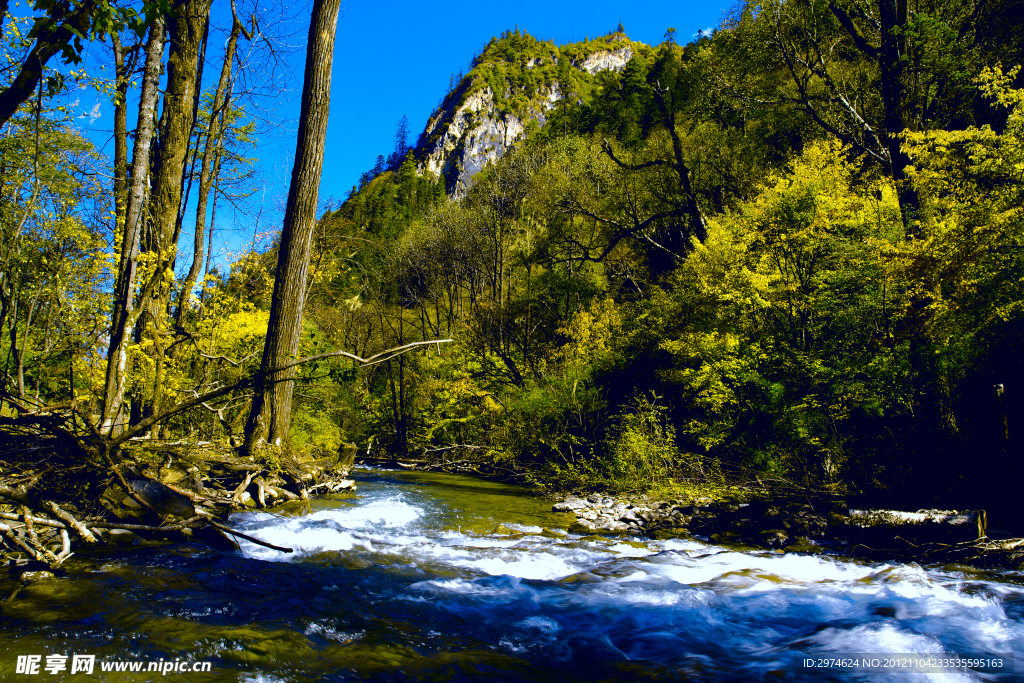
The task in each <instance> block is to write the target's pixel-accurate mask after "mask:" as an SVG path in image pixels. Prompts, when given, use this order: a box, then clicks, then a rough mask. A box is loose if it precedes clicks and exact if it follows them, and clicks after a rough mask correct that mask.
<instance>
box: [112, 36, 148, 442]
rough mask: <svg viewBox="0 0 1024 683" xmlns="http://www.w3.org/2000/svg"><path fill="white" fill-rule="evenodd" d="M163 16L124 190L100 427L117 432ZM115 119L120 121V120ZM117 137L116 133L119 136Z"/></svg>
mask: <svg viewBox="0 0 1024 683" xmlns="http://www.w3.org/2000/svg"><path fill="white" fill-rule="evenodd" d="M163 54H164V19H163V17H162V16H158V17H157V18H156V19H155V20H154V22H153V25H152V27H151V28H150V32H149V40H148V42H147V43H146V65H145V67H144V73H143V77H142V92H141V94H140V95H139V122H138V127H137V128H136V131H135V148H134V151H133V153H132V170H131V178H129V179H128V183H127V187H126V192H125V206H124V212H125V215H124V233H123V236H122V238H121V255H120V260H119V262H118V269H117V282H116V283H115V285H114V302H113V310H112V313H111V324H110V347H109V349H108V351H107V376H106V383H105V387H104V392H103V422H102V427H101V431H103V432H104V433H110V434H111V435H114V436H116V434H118V433H120V432H121V431H122V429H123V424H122V423H121V422H119V419H120V418H119V417H118V416H119V414H120V412H121V408H122V404H123V403H124V390H125V373H126V370H127V362H128V340H129V339H130V337H131V328H132V327H133V326H134V324H135V320H136V318H137V317H138V314H137V313H136V312H135V311H134V303H135V302H134V294H135V276H136V272H137V269H138V257H139V243H140V239H141V236H142V207H143V204H144V201H143V200H144V198H145V196H146V190H147V180H148V178H149V157H150V151H151V149H152V145H153V134H154V132H155V131H156V120H155V114H156V105H157V98H158V97H159V94H160V90H159V88H160V72H161V70H162V68H163ZM115 123H116V122H115ZM115 137H116V136H115Z"/></svg>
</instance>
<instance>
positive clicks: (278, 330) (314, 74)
mask: <svg viewBox="0 0 1024 683" xmlns="http://www.w3.org/2000/svg"><path fill="white" fill-rule="evenodd" d="M340 7H341V0H314V2H313V15H312V19H311V20H310V24H309V37H308V38H307V42H306V69H305V75H304V78H303V87H302V109H301V115H300V118H299V136H298V141H297V142H296V146H295V165H294V166H293V167H292V180H291V187H290V188H289V190H288V204H287V206H286V208H285V215H284V226H283V228H282V230H281V246H280V249H279V252H278V260H277V276H276V278H275V279H274V296H273V299H272V302H271V307H270V321H269V324H268V328H267V339H266V343H265V345H264V347H263V359H262V362H261V364H260V371H261V373H263V378H264V379H263V386H262V387H259V388H258V389H257V392H256V395H255V397H254V398H253V402H252V409H251V411H250V413H249V420H248V422H247V423H246V426H245V447H246V448H247V449H249V450H251V449H252V448H253V447H254V446H255V445H256V444H257V442H258V441H259V440H260V439H262V438H266V440H267V442H268V443H271V444H280V443H282V442H283V441H284V440H285V439H286V438H287V437H288V429H289V427H290V425H291V409H292V390H293V388H294V382H293V381H292V380H293V378H294V377H295V368H294V367H292V368H288V369H287V370H283V371H280V372H276V373H273V374H271V375H269V376H268V375H267V374H266V373H267V372H268V371H269V370H270V369H272V368H275V367H280V366H283V365H285V364H287V363H288V362H289V361H291V360H293V359H294V358H295V357H296V353H297V351H298V348H299V336H300V334H301V332H302V308H303V305H304V303H305V301H304V299H305V295H306V273H307V270H308V268H309V255H310V247H311V245H312V237H313V227H314V224H315V222H316V205H317V199H318V195H319V192H320V174H321V171H322V169H323V158H324V155H323V149H324V140H325V139H326V137H327V119H328V113H329V111H330V100H331V64H332V62H333V60H334V36H335V33H336V31H337V26H338V11H339V9H340Z"/></svg>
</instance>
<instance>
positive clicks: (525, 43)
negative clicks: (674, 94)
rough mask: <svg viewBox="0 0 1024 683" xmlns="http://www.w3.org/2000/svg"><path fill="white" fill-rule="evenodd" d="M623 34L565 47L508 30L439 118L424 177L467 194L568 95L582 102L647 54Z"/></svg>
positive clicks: (422, 166)
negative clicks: (603, 76) (610, 75)
mask: <svg viewBox="0 0 1024 683" xmlns="http://www.w3.org/2000/svg"><path fill="white" fill-rule="evenodd" d="M646 49H649V48H648V47H647V46H646V45H644V44H642V43H636V42H634V41H631V40H630V39H629V38H627V37H626V35H625V34H624V33H622V32H619V31H615V32H612V33H610V34H608V35H607V36H602V37H600V38H595V39H593V40H590V39H588V40H585V41H583V42H579V43H570V44H568V45H563V46H561V47H557V46H555V45H554V44H553V43H552V42H550V41H539V40H537V39H535V38H533V37H532V36H530V35H529V34H526V33H520V32H519V30H518V29H516V30H515V31H514V32H505V33H503V34H502V36H501V37H500V38H494V39H492V40H491V42H490V43H488V44H487V46H486V47H485V48H484V50H483V52H482V53H481V54H480V55H478V56H477V57H474V59H473V68H472V69H471V70H470V72H469V73H468V74H467V75H466V76H465V77H464V78H463V79H462V80H461V81H460V82H459V83H458V85H457V86H456V87H455V88H454V89H453V90H452V91H451V92H449V93H448V94H447V95H446V96H445V98H444V99H443V100H442V102H441V104H440V105H439V106H438V108H437V109H436V110H435V111H434V113H433V114H432V115H431V117H430V119H429V121H428V122H427V126H426V129H425V130H424V131H423V133H422V134H421V135H420V139H419V142H418V144H417V147H416V153H415V156H416V159H417V160H418V161H419V163H418V166H417V172H418V173H419V174H420V175H424V174H426V175H430V176H433V177H434V178H438V177H442V178H443V179H444V184H445V189H446V191H447V193H448V194H449V195H451V196H455V197H461V196H462V195H464V194H465V192H466V190H467V189H468V188H469V185H470V184H471V182H472V178H473V176H474V175H476V174H477V173H478V172H479V171H480V170H481V169H483V168H484V167H485V166H486V165H487V164H489V163H491V162H492V161H496V160H497V159H500V158H501V157H502V155H503V154H504V153H505V151H506V150H508V149H509V148H510V147H511V146H512V145H513V144H515V142H516V141H517V140H520V139H522V138H523V137H524V136H525V135H526V134H527V131H528V130H530V129H531V128H532V127H534V126H538V127H539V126H543V125H544V123H545V122H546V121H547V119H548V114H549V113H550V112H551V111H552V110H553V109H555V107H556V106H557V104H558V102H559V101H560V100H562V99H563V98H565V97H567V96H572V97H574V98H576V99H580V98H581V97H583V96H584V95H585V93H587V92H589V91H590V89H591V88H592V87H593V85H594V84H595V82H596V80H597V78H596V76H597V75H598V74H599V73H600V72H602V71H621V70H622V69H623V68H624V67H625V66H626V64H627V63H628V62H629V60H630V59H632V57H633V55H634V54H636V53H637V52H638V51H640V50H646Z"/></svg>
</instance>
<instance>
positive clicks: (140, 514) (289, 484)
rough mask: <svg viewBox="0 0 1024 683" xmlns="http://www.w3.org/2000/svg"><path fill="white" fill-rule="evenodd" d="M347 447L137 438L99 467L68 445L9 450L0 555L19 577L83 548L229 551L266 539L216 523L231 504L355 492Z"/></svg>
mask: <svg viewBox="0 0 1024 683" xmlns="http://www.w3.org/2000/svg"><path fill="white" fill-rule="evenodd" d="M38 450H39V448H36V451H38ZM355 451H356V449H355V446H349V447H347V448H342V449H341V450H340V451H338V452H337V453H320V454H295V453H290V454H279V453H275V452H264V453H261V454H260V455H258V456H242V455H239V454H238V453H237V451H236V450H235V449H234V448H232V447H231V445H230V444H226V443H224V444H216V443H203V442H200V443H196V442H189V441H176V442H167V441H156V440H149V439H138V440H133V441H132V442H130V443H128V444H127V445H126V446H125V447H124V448H123V449H122V452H121V462H120V463H119V464H118V465H117V466H115V467H110V468H107V467H103V466H102V465H99V464H97V463H95V462H92V461H88V460H86V464H85V465H81V464H79V463H78V462H77V461H76V460H75V458H74V457H72V456H69V455H68V450H67V449H61V448H53V449H52V457H51V458H32V457H22V456H23V455H24V453H26V452H30V451H26V449H19V450H14V449H9V450H8V451H7V453H6V456H7V457H6V458H5V459H4V460H3V461H0V559H2V560H3V561H4V562H5V563H6V564H8V565H9V566H10V568H11V571H13V572H15V573H18V574H24V573H25V572H28V571H34V570H38V569H42V568H45V569H46V570H56V569H57V568H58V567H59V566H60V565H61V564H62V563H63V562H64V560H66V559H67V558H69V557H71V556H72V555H73V554H75V552H78V550H79V549H80V546H82V545H85V546H92V547H102V546H104V545H120V544H124V543H140V542H144V541H164V540H171V541H175V540H195V541H201V542H204V543H207V544H208V545H210V546H212V547H214V548H217V549H222V550H229V549H233V548H237V544H236V542H235V541H234V540H232V537H235V536H238V537H242V538H247V539H248V540H250V541H252V542H254V543H258V544H263V545H267V544H265V543H262V542H261V541H259V540H258V539H252V538H249V537H247V536H245V535H244V534H241V533H238V532H236V531H234V530H232V529H230V528H229V527H227V526H225V524H223V522H224V521H225V520H226V518H227V516H228V515H229V514H230V513H232V512H234V511H237V510H244V509H249V508H273V507H275V506H278V505H281V504H287V503H295V504H300V505H301V504H303V501H306V500H308V499H309V498H310V497H311V496H314V495H323V494H331V493H339V492H343V491H351V490H354V489H355V482H354V481H352V480H351V479H348V478H347V476H348V473H349V471H350V469H351V467H352V464H353V460H354V456H355ZM72 455H73V454H72ZM61 458H63V459H64V460H67V461H68V462H66V463H65V462H62V461H61ZM271 547H274V548H275V549H276V550H280V551H285V552H291V550H290V549H288V548H278V547H276V546H271Z"/></svg>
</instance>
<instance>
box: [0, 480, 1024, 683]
mask: <svg viewBox="0 0 1024 683" xmlns="http://www.w3.org/2000/svg"><path fill="white" fill-rule="evenodd" d="M355 478H356V480H357V483H358V486H359V489H358V491H357V492H356V493H355V494H351V495H348V496H339V497H334V498H331V499H326V500H318V501H315V502H314V503H313V504H312V506H311V508H310V509H309V510H307V511H305V512H304V513H300V512H299V511H295V512H294V513H292V514H290V515H283V514H270V513H262V512H260V513H245V514H239V515H235V516H233V517H232V519H231V524H232V525H233V526H235V527H236V528H238V529H240V530H244V531H246V532H247V533H250V534H252V535H255V536H258V537H260V538H263V539H264V540H267V541H269V542H271V543H274V544H277V545H284V546H290V547H294V548H296V552H295V553H294V554H290V555H289V554H284V553H279V552H276V551H273V550H269V549H266V548H261V547H259V546H256V545H254V544H249V543H243V546H242V550H241V552H237V553H218V552H212V551H209V550H207V549H205V548H203V547H201V546H198V545H195V546H193V545H190V544H177V545H174V546H164V547H160V548H152V547H145V548H136V549H130V550H125V551H122V552H120V553H118V554H114V555H111V554H109V553H108V554H104V555H101V556H92V557H77V558H74V559H73V560H72V562H71V566H70V567H69V569H70V570H71V572H72V574H73V575H74V578H73V579H70V580H68V579H63V580H57V581H49V582H44V583H40V584H35V585H30V586H28V587H26V588H24V589H22V590H21V591H20V592H19V593H18V594H17V595H16V596H15V597H14V598H13V599H12V600H9V601H8V602H6V603H3V604H0V678H2V679H3V680H5V681H6V680H26V681H28V680H36V679H39V680H63V679H66V680H81V681H88V680H125V681H143V680H154V681H155V680H189V681H264V682H268V683H269V682H272V681H275V682H276V681H296V682H298V681H362V680H370V681H411V680H430V681H434V680H437V681H446V680H455V681H459V680H489V681H520V680H531V681H558V682H559V683H561V682H563V681H658V680H664V681H678V680H716V681H777V680H786V681H789V680H795V681H800V680H807V681H861V680H885V681H896V680H906V681H933V680H934V681H939V680H942V681H968V680H984V681H990V680H991V681H1021V680H1024V657H1019V659H1020V661H1019V662H1017V663H1016V667H1017V669H1018V670H1019V673H1017V672H1006V671H1004V672H1002V673H995V672H991V673H984V672H978V671H968V672H964V673H954V674H939V673H905V674H880V673H866V672H836V671H813V672H811V671H807V670H805V669H803V668H801V667H800V666H799V665H798V662H799V661H801V660H803V659H805V658H811V659H815V660H820V659H821V658H826V657H828V658H831V657H835V656H840V655H846V654H851V653H869V654H874V655H877V656H884V655H885V654H886V653H919V654H934V655H951V654H955V653H959V654H973V655H982V654H985V655H996V654H1003V653H1024V575H1022V574H1020V573H1017V572H991V573H988V572H979V571H976V570H971V569H968V568H964V567H959V568H958V567H931V568H923V567H919V566H917V565H900V564H895V563H894V564H886V563H868V562H850V561H845V560H841V559H837V558H829V557H821V556H800V555H794V554H789V555H785V554H780V553H776V552H768V551H766V552H739V551H736V550H732V549H728V548H723V547H718V546H714V545H709V544H707V543H702V542H698V541H688V540H669V541H646V540H643V539H631V538H628V537H609V538H602V537H596V536H585V537H581V536H578V535H575V534H565V532H564V529H565V528H566V527H567V525H568V524H569V523H570V522H571V521H572V518H571V517H569V516H566V515H559V514H555V513H551V512H550V502H549V501H545V500H543V499H540V498H536V497H533V496H531V495H529V494H528V492H526V491H524V490H522V489H519V488H517V487H512V486H507V485H503V484H497V483H493V482H487V481H481V480H478V479H474V478H470V477H466V476H459V475H444V474H428V473H418V472H394V471H386V470H375V469H358V470H356V472H355ZM499 525H501V526H499ZM16 586H17V584H15V583H14V582H13V581H11V580H8V579H4V580H0V592H2V596H0V597H6V596H7V595H10V594H11V593H12V592H14V591H15V589H16ZM75 653H88V654H94V655H96V658H97V662H98V663H99V662H103V661H107V662H112V661H144V662H150V661H159V660H161V659H162V660H164V661H174V660H182V661H189V662H193V661H209V662H210V663H211V671H210V672H208V673H187V674H186V673H175V672H171V673H168V674H166V675H161V674H159V673H153V672H148V673H147V672H144V671H143V672H138V673H132V672H125V673H115V672H102V671H100V670H99V668H100V667H99V664H97V666H96V671H94V673H93V674H92V675H91V676H89V675H85V674H76V675H70V674H68V673H67V672H63V673H57V674H48V673H46V672H43V673H41V674H39V675H37V676H19V675H17V674H16V673H15V663H16V660H17V656H18V655H26V654H42V655H47V654H65V655H68V656H69V657H70V656H71V655H72V654H75ZM44 660H45V657H44Z"/></svg>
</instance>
